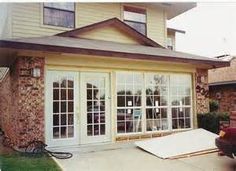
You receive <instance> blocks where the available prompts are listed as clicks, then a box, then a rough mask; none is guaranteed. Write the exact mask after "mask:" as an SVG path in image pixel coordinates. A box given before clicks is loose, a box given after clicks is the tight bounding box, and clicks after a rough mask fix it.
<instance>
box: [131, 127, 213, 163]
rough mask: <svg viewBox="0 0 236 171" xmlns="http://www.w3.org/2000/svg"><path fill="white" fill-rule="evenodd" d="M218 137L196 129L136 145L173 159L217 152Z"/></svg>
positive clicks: (140, 142) (158, 155)
mask: <svg viewBox="0 0 236 171" xmlns="http://www.w3.org/2000/svg"><path fill="white" fill-rule="evenodd" d="M217 137H218V135H217V134H214V133H211V132H209V131H206V130H204V129H194V130H190V131H186V132H181V133H176V134H172V135H168V136H165V137H158V138H153V139H150V140H144V141H138V142H135V144H136V145H137V146H138V147H139V148H141V149H143V150H145V151H147V152H149V153H152V154H154V155H155V156H157V157H160V158H163V159H168V158H171V159H173V158H180V157H183V156H186V157H187V156H193V155H196V154H201V153H203V152H204V153H209V152H211V151H212V150H217V147H216V146H215V139H216V138H217Z"/></svg>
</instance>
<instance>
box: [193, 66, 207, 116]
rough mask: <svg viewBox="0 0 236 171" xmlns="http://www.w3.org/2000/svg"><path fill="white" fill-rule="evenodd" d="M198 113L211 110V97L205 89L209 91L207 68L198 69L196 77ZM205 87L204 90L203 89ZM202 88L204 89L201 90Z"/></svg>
mask: <svg viewBox="0 0 236 171" xmlns="http://www.w3.org/2000/svg"><path fill="white" fill-rule="evenodd" d="M195 83H196V86H195V87H196V113H207V112H209V98H208V95H204V90H205V91H209V87H208V71H207V70H206V69H197V72H196V77H195ZM203 89H204V90H203ZM199 90H202V91H199Z"/></svg>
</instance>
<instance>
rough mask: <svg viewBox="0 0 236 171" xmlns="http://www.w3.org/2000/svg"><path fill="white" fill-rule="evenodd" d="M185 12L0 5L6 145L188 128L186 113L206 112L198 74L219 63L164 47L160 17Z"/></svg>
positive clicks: (0, 104) (203, 76) (150, 6)
mask: <svg viewBox="0 0 236 171" xmlns="http://www.w3.org/2000/svg"><path fill="white" fill-rule="evenodd" d="M195 6H196V4H195V3H147V4H145V3H27V4H25V3H15V4H7V5H5V6H4V10H3V11H4V14H5V16H6V18H5V20H4V22H5V24H4V25H3V26H4V28H3V29H2V30H3V34H2V39H1V40H0V66H2V67H9V72H8V73H7V74H6V76H5V78H4V79H3V80H2V82H1V90H0V95H1V99H0V110H1V111H0V117H1V127H2V129H3V131H4V132H5V134H6V135H7V136H8V137H9V138H10V139H11V140H12V143H13V144H14V145H15V147H21V146H22V145H25V144H26V143H27V142H29V141H31V140H33V139H38V140H42V141H45V142H46V143H47V144H48V145H49V146H51V147H56V146H69V145H82V144H92V143H109V142H116V141H122V140H133V139H140V138H151V137H156V136H162V135H165V134H169V133H172V132H176V131H184V130H189V129H193V128H196V127H197V125H196V113H200V112H206V111H208V99H207V97H206V96H205V94H202V93H201V92H199V91H197V89H196V87H202V88H205V89H206V90H207V89H208V86H207V69H209V68H217V67H223V66H227V65H229V63H228V62H225V61H221V60H218V59H211V58H206V57H201V56H197V55H192V54H186V53H182V52H176V51H173V50H170V49H168V48H167V38H168V31H167V27H166V20H169V19H171V18H173V17H175V16H177V15H180V14H181V13H183V12H185V11H187V10H190V9H191V8H193V7H195ZM170 31H172V32H173V31H175V30H170ZM170 38H171V37H170ZM170 48H171V47H170ZM172 48H173V47H172ZM193 48H194V47H193Z"/></svg>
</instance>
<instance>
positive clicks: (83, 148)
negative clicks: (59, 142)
mask: <svg viewBox="0 0 236 171" xmlns="http://www.w3.org/2000/svg"><path fill="white" fill-rule="evenodd" d="M131 147H135V145H134V142H115V143H114V142H113V143H112V142H106V143H99V144H83V145H71V146H61V147H48V150H51V151H62V152H72V153H92V152H99V151H107V150H116V149H122V148H131Z"/></svg>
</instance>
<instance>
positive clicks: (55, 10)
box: [43, 2, 75, 28]
mask: <svg viewBox="0 0 236 171" xmlns="http://www.w3.org/2000/svg"><path fill="white" fill-rule="evenodd" d="M43 23H44V24H46V25H52V26H59V27H66V28H74V27H75V4H74V3H66V2H64V3H44V5H43Z"/></svg>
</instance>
